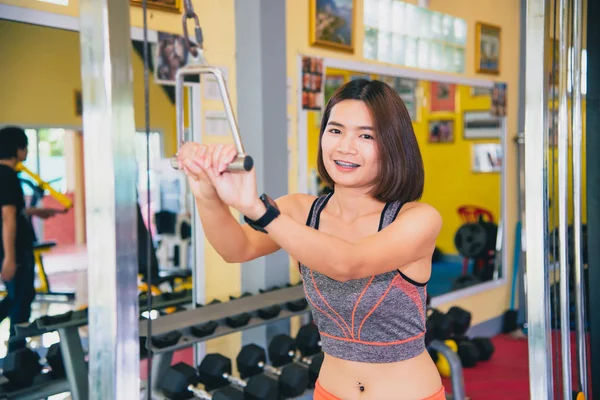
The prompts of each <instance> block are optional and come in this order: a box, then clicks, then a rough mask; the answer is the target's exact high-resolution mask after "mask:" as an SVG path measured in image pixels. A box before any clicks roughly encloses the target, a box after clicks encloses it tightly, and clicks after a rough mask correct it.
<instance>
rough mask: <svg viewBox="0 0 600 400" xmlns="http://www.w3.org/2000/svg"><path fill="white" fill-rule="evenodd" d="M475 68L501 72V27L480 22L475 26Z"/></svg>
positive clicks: (495, 73)
mask: <svg viewBox="0 0 600 400" xmlns="http://www.w3.org/2000/svg"><path fill="white" fill-rule="evenodd" d="M475 63H476V64H475V70H476V71H477V72H481V73H486V74H494V75H498V74H499V73H500V27H499V26H494V25H488V24H484V23H482V22H478V23H477V25H476V27H475Z"/></svg>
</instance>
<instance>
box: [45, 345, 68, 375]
mask: <svg viewBox="0 0 600 400" xmlns="http://www.w3.org/2000/svg"><path fill="white" fill-rule="evenodd" d="M46 361H47V362H48V365H49V366H50V368H52V375H53V376H54V377H55V378H64V377H65V376H66V372H65V364H64V361H63V357H62V352H61V350H60V343H54V344H53V345H52V346H50V347H49V348H48V352H47V353H46Z"/></svg>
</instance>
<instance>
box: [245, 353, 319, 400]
mask: <svg viewBox="0 0 600 400" xmlns="http://www.w3.org/2000/svg"><path fill="white" fill-rule="evenodd" d="M292 358H293V355H292ZM236 362H237V367H238V371H239V372H240V376H241V377H242V378H243V379H245V378H247V377H251V376H255V375H258V374H260V373H263V372H268V373H271V374H273V375H275V376H276V377H277V383H278V387H279V393H280V395H281V397H282V398H291V397H297V396H300V395H301V394H302V393H304V391H305V390H306V388H308V378H309V377H308V370H307V369H306V368H305V367H303V366H301V365H299V364H295V363H292V364H288V365H284V366H280V365H267V355H266V352H265V349H263V348H262V347H260V346H258V345H256V344H247V345H245V346H244V347H242V349H241V350H240V352H239V354H238V356H237V357H236Z"/></svg>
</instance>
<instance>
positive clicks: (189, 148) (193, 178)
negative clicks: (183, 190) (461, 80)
mask: <svg viewBox="0 0 600 400" xmlns="http://www.w3.org/2000/svg"><path fill="white" fill-rule="evenodd" d="M206 151H207V146H205V145H201V144H198V143H194V142H188V143H185V144H184V145H183V146H181V148H180V149H179V151H178V152H177V160H178V161H179V169H180V170H183V172H185V174H186V176H187V178H188V184H189V185H190V190H191V191H192V194H193V195H194V197H195V198H196V199H197V200H199V201H212V200H219V195H218V194H217V190H216V189H215V187H214V186H213V184H212V182H211V181H210V179H209V178H208V176H207V175H206V174H205V173H204V171H203V170H202V169H201V168H199V167H197V166H195V165H196V163H197V161H198V160H201V159H202V158H201V157H203V156H204V154H205V153H206ZM188 165H192V167H191V168H190V167H188Z"/></svg>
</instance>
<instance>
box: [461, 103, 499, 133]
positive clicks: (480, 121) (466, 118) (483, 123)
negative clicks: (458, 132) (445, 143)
mask: <svg viewBox="0 0 600 400" xmlns="http://www.w3.org/2000/svg"><path fill="white" fill-rule="evenodd" d="M463 122H464V124H463V125H464V132H463V137H464V138H465V139H499V138H500V135H501V131H502V124H501V121H500V118H499V117H498V116H495V115H493V114H492V112H491V111H490V110H488V111H465V112H464V114H463Z"/></svg>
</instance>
